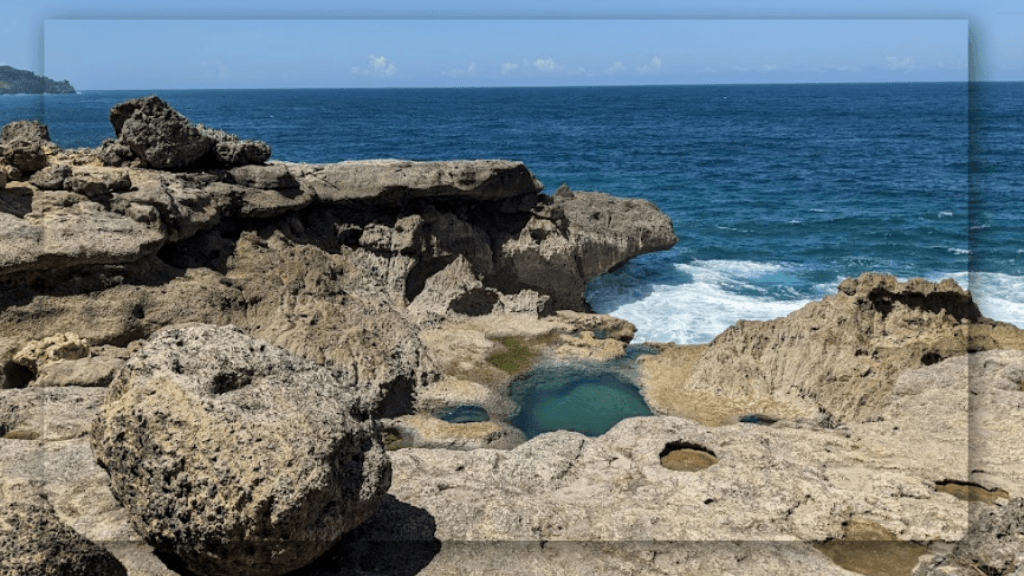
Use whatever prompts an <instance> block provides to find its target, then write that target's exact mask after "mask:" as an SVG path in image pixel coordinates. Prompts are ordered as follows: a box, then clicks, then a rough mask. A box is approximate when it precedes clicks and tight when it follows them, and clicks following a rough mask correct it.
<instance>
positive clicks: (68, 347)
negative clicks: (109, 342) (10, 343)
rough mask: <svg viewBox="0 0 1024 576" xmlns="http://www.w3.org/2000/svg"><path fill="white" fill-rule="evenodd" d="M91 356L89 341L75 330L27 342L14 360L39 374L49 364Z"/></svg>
mask: <svg viewBox="0 0 1024 576" xmlns="http://www.w3.org/2000/svg"><path fill="white" fill-rule="evenodd" d="M87 356H89V342H88V341H87V340H85V339H83V338H82V337H81V336H79V335H78V334H75V333H74V332H64V333H63V334H55V335H53V336H50V337H47V338H43V339H42V340H34V341H32V342H29V343H28V344H25V345H24V346H23V347H22V348H21V350H19V351H18V353H17V354H15V355H14V361H15V362H17V363H18V364H21V365H22V366H24V367H25V368H28V369H29V370H30V371H32V373H33V374H38V373H39V371H40V370H42V369H43V368H44V367H46V366H47V365H49V364H52V363H55V362H62V361H64V360H78V359H79V358H85V357H87Z"/></svg>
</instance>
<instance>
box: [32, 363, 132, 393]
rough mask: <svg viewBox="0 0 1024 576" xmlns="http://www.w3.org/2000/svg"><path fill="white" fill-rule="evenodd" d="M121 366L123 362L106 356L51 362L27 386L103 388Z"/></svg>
mask: <svg viewBox="0 0 1024 576" xmlns="http://www.w3.org/2000/svg"><path fill="white" fill-rule="evenodd" d="M123 364H124V361H123V360H121V359H119V358H110V357H107V356H97V357H92V358H81V359H79V360H65V361H63V362H53V363H50V364H46V365H44V366H43V367H42V368H40V369H39V373H38V374H37V375H36V379H35V380H33V381H32V382H31V383H30V384H29V386H33V387H52V386H84V387H94V386H95V387H103V386H107V385H108V384H110V382H111V380H113V379H114V373H115V372H117V370H118V369H120V368H121V366H122V365H123Z"/></svg>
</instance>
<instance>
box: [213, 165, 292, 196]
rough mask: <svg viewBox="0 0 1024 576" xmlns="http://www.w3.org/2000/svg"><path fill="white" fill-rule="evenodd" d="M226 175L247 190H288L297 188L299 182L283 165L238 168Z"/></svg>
mask: <svg viewBox="0 0 1024 576" xmlns="http://www.w3.org/2000/svg"><path fill="white" fill-rule="evenodd" d="M228 173H229V174H230V176H231V180H232V181H234V182H235V183H236V184H238V185H240V186H246V187H249V188H259V189H261V190H288V189H291V188H298V187H299V181H298V180H296V179H295V176H293V175H292V173H291V172H289V171H288V167H287V166H286V165H284V164H270V165H267V166H238V167H235V168H232V169H231V170H229V171H228Z"/></svg>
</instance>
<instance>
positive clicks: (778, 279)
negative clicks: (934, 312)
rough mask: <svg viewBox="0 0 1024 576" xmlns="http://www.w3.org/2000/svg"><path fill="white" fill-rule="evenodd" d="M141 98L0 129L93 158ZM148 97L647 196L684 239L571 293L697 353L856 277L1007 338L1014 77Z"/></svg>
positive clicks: (298, 149) (71, 107) (1017, 266)
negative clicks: (974, 310) (957, 297)
mask: <svg viewBox="0 0 1024 576" xmlns="http://www.w3.org/2000/svg"><path fill="white" fill-rule="evenodd" d="M149 93H150V92H122V91H87V92H83V93H80V94H76V95H47V96H45V97H43V96H6V97H0V123H6V122H9V121H11V120H14V119H21V118H35V119H39V120H42V121H44V122H46V123H47V124H48V125H49V127H50V134H51V136H52V137H53V139H54V141H55V142H57V143H58V144H60V145H61V146H63V147H80V146H89V147H94V146H97V145H99V144H100V142H101V141H102V140H103V139H104V138H110V137H113V130H112V128H111V127H110V124H109V122H108V120H107V115H108V111H109V108H110V107H111V106H112V105H114V104H116V103H118V102H120V101H123V100H125V99H128V98H132V97H136V96H142V95H146V94H149ZM158 94H159V95H160V96H161V97H163V98H164V99H166V100H167V101H168V102H169V103H170V104H171V105H172V106H174V107H175V108H176V109H178V110H179V111H180V112H182V113H183V114H185V115H186V116H188V117H189V118H190V119H191V120H192V121H194V122H198V123H203V124H206V125H208V126H211V127H215V128H220V129H223V130H227V131H228V132H233V133H236V134H238V135H239V136H241V137H243V138H256V139H260V140H264V141H266V142H268V143H269V144H270V145H271V146H272V148H273V159H277V160H290V161H305V162H336V161H341V160H349V159H365V158H406V159H413V160H439V159H459V158H507V159H513V160H522V161H523V162H525V163H526V165H527V166H528V167H529V168H530V169H531V170H532V171H533V172H534V174H535V175H536V176H537V177H538V178H539V179H540V180H541V181H542V182H544V184H545V186H546V189H547V190H548V191H553V190H554V189H555V188H557V187H558V185H559V184H561V183H566V184H568V185H569V186H570V187H572V188H573V189H576V190H599V191H603V192H608V193H610V194H614V195H617V196H624V197H634V198H645V199H648V200H651V201H652V202H654V203H655V204H657V205H658V206H659V207H660V208H661V209H662V210H664V211H665V212H666V213H667V214H669V216H670V217H671V218H672V221H673V224H674V227H675V230H676V233H677V235H678V236H679V243H678V244H677V245H676V247H675V248H673V249H671V250H669V251H666V252H661V253H656V254H650V255H646V256H643V257H640V258H637V259H635V260H633V261H632V262H630V263H629V264H627V265H626V266H624V267H622V268H621V269H619V270H617V271H616V272H614V273H611V274H607V275H605V276H603V277H601V278H598V279H597V280H595V281H593V282H592V283H591V285H590V286H589V288H588V291H587V297H588V300H589V301H590V303H591V304H592V306H593V307H594V309H595V310H596V311H598V312H605V313H610V314H614V315H616V316H619V317H622V318H625V319H627V320H630V321H632V322H633V323H635V324H636V325H637V326H638V328H639V332H638V334H637V340H638V341H641V342H642V341H675V342H679V343H700V342H707V341H709V340H710V339H711V338H713V337H714V336H715V335H717V334H718V333H720V332H721V331H722V330H724V329H725V328H726V327H728V326H729V325H731V324H733V323H734V322H735V321H736V320H739V319H750V320H757V319H770V318H775V317H779V316H783V315H785V314H787V313H789V312H791V311H793V310H795V309H797V308H799V307H800V306H802V305H804V304H805V303H807V302H809V301H811V300H815V299H819V298H821V297H823V296H825V295H827V294H830V293H833V292H834V291H835V289H836V286H837V285H838V283H839V282H840V281H841V280H842V279H843V278H845V277H848V276H856V275H858V274H860V273H861V272H865V271H876V272H887V273H892V274H895V275H897V276H898V277H900V278H903V279H906V278H909V277H913V276H922V277H925V278H927V279H930V280H939V279H942V278H946V277H953V278H954V279H956V280H957V282H959V283H960V284H961V285H962V286H965V287H969V288H970V289H971V290H972V292H973V294H974V295H975V298H976V300H977V301H978V302H979V306H980V307H981V310H982V312H983V313H984V314H985V315H987V316H989V317H992V318H995V319H998V320H1004V321H1008V322H1013V323H1015V324H1017V325H1018V326H1022V327H1024V246H1022V242H1021V240H1022V238H1024V234H1022V232H1024V230H1022V228H1024V224H1022V222H1024V218H1022V216H1024V209H1022V208H1021V202H1020V199H1021V190H1022V188H1024V114H1021V111H1020V102H1022V101H1024V83H972V84H968V83H904V84H794V85H724V86H636V87H565V88H462V89H379V90H378V89H348V90H213V91H205V90H190V91H160V92H158Z"/></svg>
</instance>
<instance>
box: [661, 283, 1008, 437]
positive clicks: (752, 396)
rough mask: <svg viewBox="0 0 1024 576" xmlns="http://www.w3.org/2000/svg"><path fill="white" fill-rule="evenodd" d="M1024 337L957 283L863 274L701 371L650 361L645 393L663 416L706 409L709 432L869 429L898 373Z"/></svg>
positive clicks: (750, 334) (740, 333)
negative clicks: (788, 425)
mask: <svg viewBox="0 0 1024 576" xmlns="http://www.w3.org/2000/svg"><path fill="white" fill-rule="evenodd" d="M1021 334H1022V331H1021V330H1019V329H1016V328H1014V327H1012V326H1010V325H1008V324H1003V323H994V322H992V321H991V320H988V319H986V318H982V317H981V314H980V313H979V312H978V308H977V306H976V305H975V304H974V303H973V301H972V300H971V297H970V294H969V293H968V292H966V291H964V290H963V289H962V288H960V286H958V285H957V284H956V283H955V282H954V281H953V280H951V279H949V280H944V281H943V282H941V283H932V282H927V281H925V280H922V279H912V280H910V281H908V282H905V283H903V282H898V281H897V280H896V278H895V277H893V276H886V275H881V274H871V273H865V274H863V275H861V276H860V277H858V278H856V279H852V278H851V279H848V280H846V281H844V282H843V283H842V284H840V286H839V292H838V294H835V295H832V296H828V297H826V298H824V299H823V300H820V301H817V302H811V303H810V304H808V305H806V306H804V307H803V308H801V309H799V310H797V311H795V312H793V313H791V314H789V315H788V316H786V317H784V318H779V319H776V320H771V321H768V322H748V321H739V322H737V323H736V325H735V326H733V327H731V328H729V329H727V330H726V331H725V332H723V333H722V334H720V335H719V336H718V337H716V338H715V339H714V340H713V341H712V342H711V343H710V344H708V345H707V347H706V348H704V349H703V350H701V355H700V358H699V360H698V361H696V362H692V361H687V362H685V363H686V364H688V365H683V364H679V365H665V366H664V369H661V366H662V364H664V363H665V362H666V361H668V362H671V360H668V359H663V358H659V357H657V356H655V357H651V358H649V359H645V360H644V374H645V376H644V394H645V397H646V398H648V404H650V405H651V407H652V408H653V409H655V410H657V411H660V412H662V413H679V412H677V411H676V410H685V409H684V408H681V407H682V406H684V405H689V406H700V408H699V409H697V410H696V411H697V412H701V413H702V414H703V416H698V417H699V418H701V419H702V421H706V422H709V423H712V421H717V422H724V421H727V420H729V418H731V417H734V416H736V415H739V414H743V413H747V412H762V413H765V414H769V415H774V416H783V417H787V418H802V419H806V420H810V421H820V422H823V423H827V424H829V425H837V424H840V423H845V422H863V421H867V420H871V419H872V418H876V417H877V416H878V415H879V413H880V411H881V410H882V408H883V407H884V406H885V405H886V404H887V403H888V402H889V401H890V396H891V392H892V385H893V382H894V381H895V376H896V374H897V373H899V372H900V371H902V370H905V369H909V368H918V367H921V366H927V365H930V364H934V363H936V362H938V361H940V360H942V359H944V358H949V357H952V356H958V355H963V354H966V353H967V351H968V350H972V351H974V350H984V349H991V348H1003V347H1010V346H1013V347H1017V346H1021V340H1022V339H1021ZM976 335H977V336H976ZM681 360H682V359H681ZM659 374H660V375H659ZM691 417H693V416H692V415H691Z"/></svg>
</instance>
